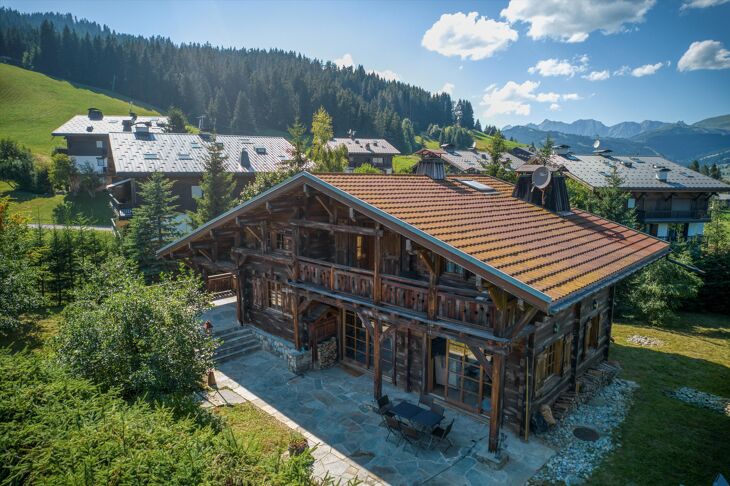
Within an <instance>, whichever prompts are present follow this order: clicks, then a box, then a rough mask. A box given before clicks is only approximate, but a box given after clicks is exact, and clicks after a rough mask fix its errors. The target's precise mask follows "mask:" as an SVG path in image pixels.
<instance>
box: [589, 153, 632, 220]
mask: <svg viewBox="0 0 730 486" xmlns="http://www.w3.org/2000/svg"><path fill="white" fill-rule="evenodd" d="M622 183H623V179H621V176H620V175H619V173H618V169H617V168H616V166H613V167H612V168H611V172H610V173H609V174H608V175H607V176H606V187H602V188H600V189H598V190H597V191H596V193H595V196H594V197H593V198H591V199H590V203H589V204H590V207H589V208H588V209H589V211H591V212H593V213H595V214H596V215H598V216H601V217H602V218H606V219H608V220H610V221H615V222H617V223H619V224H622V225H624V226H628V227H629V228H636V227H637V223H636V209H635V208H629V204H628V202H629V197H630V196H629V193H627V192H626V191H624V190H623V189H621V184H622Z"/></svg>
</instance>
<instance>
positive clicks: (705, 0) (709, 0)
mask: <svg viewBox="0 0 730 486" xmlns="http://www.w3.org/2000/svg"><path fill="white" fill-rule="evenodd" d="M728 2H730V0H690V1H689V2H685V3H683V4H682V7H681V8H680V10H687V9H688V8H707V7H716V6H718V5H722V4H724V3H728Z"/></svg>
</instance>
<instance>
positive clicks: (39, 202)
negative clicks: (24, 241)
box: [0, 181, 113, 226]
mask: <svg viewBox="0 0 730 486" xmlns="http://www.w3.org/2000/svg"><path fill="white" fill-rule="evenodd" d="M5 196H7V197H9V198H10V201H11V204H10V211H11V213H14V214H22V215H23V216H25V217H26V218H28V220H29V221H30V222H31V223H41V224H53V223H55V222H56V221H55V219H54V209H56V207H58V205H59V204H61V203H63V202H68V203H69V204H71V213H72V215H73V216H74V217H83V218H85V219H86V221H87V224H89V225H92V226H109V225H110V224H111V223H110V219H111V217H112V216H113V214H112V210H111V208H110V207H109V198H108V197H107V196H106V194H104V193H96V196H95V197H93V198H92V197H90V196H89V195H88V193H86V192H83V191H82V192H79V193H78V194H76V195H72V194H66V195H61V194H55V195H53V196H47V195H40V194H34V193H30V192H24V191H18V190H15V189H13V187H12V186H11V185H10V184H8V183H7V182H5V181H0V197H5Z"/></svg>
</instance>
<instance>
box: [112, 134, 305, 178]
mask: <svg viewBox="0 0 730 486" xmlns="http://www.w3.org/2000/svg"><path fill="white" fill-rule="evenodd" d="M212 140H213V139H212V137H211V136H209V135H205V134H203V135H198V134H188V133H150V134H144V133H142V134H140V133H129V132H123V133H110V134H109V146H110V149H111V153H112V157H113V159H114V166H115V170H116V173H117V175H135V174H147V173H151V172H155V171H159V172H165V173H175V174H200V173H202V172H204V162H205V157H206V156H207V155H208V150H207V147H208V144H210V143H212ZM215 140H216V143H219V144H221V145H222V148H223V154H224V155H225V156H227V159H226V162H225V163H226V167H227V169H228V170H229V171H230V172H233V173H243V174H246V173H256V172H273V171H275V170H277V169H278V168H280V166H281V163H282V162H283V161H286V160H291V154H292V150H293V147H292V145H291V144H290V143H289V142H288V141H287V140H286V139H285V138H283V137H258V136H245V135H218V136H217V137H215Z"/></svg>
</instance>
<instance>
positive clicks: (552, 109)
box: [550, 103, 560, 111]
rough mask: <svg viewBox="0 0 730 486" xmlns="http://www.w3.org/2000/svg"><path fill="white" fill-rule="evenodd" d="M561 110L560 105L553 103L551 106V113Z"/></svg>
mask: <svg viewBox="0 0 730 486" xmlns="http://www.w3.org/2000/svg"><path fill="white" fill-rule="evenodd" d="M559 109H560V105H559V104H557V103H553V104H552V105H550V111H558V110H559Z"/></svg>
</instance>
